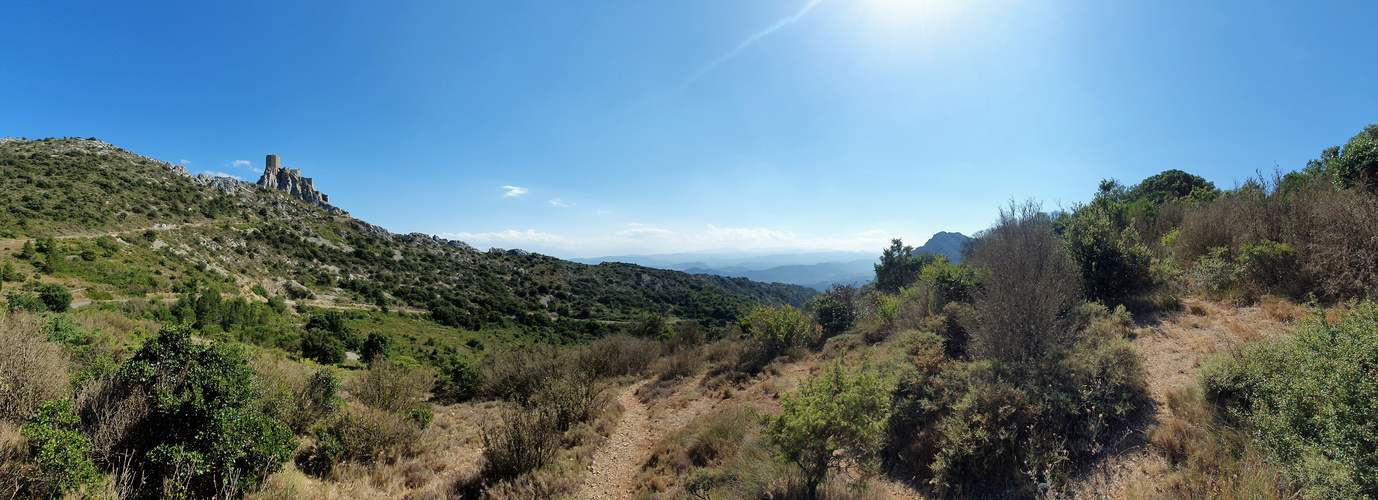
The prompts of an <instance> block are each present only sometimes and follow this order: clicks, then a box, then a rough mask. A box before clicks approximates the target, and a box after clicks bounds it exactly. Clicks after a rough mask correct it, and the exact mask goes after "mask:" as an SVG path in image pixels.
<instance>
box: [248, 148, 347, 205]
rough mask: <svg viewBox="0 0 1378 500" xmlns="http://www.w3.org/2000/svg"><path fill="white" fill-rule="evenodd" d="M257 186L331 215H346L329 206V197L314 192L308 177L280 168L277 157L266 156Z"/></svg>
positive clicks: (298, 172)
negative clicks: (315, 207) (286, 194)
mask: <svg viewBox="0 0 1378 500" xmlns="http://www.w3.org/2000/svg"><path fill="white" fill-rule="evenodd" d="M258 185H259V186H263V187H265V188H273V189H279V190H282V191H286V192H287V193H288V194H290V195H292V196H296V197H297V198H301V199H302V200H303V201H305V202H307V203H310V204H312V205H315V206H318V207H321V208H323V209H325V210H326V211H328V212H331V213H339V214H347V212H345V211H344V210H340V209H339V208H336V207H334V206H331V205H330V196H329V195H326V194H325V193H322V192H320V191H316V183H315V181H313V180H312V179H311V178H310V177H302V176H301V171H300V170H297V169H294V168H282V160H281V159H279V158H278V155H268V158H267V159H266V160H265V161H264V165H263V177H260V178H259V179H258Z"/></svg>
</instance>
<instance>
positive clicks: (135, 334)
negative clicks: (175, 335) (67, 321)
mask: <svg viewBox="0 0 1378 500" xmlns="http://www.w3.org/2000/svg"><path fill="white" fill-rule="evenodd" d="M70 316H71V317H72V319H73V320H74V321H76V322H77V324H78V325H81V328H82V329H83V330H86V331H89V332H97V331H99V332H100V333H102V334H105V335H106V336H109V337H110V338H111V339H112V340H114V343H115V344H116V345H119V344H140V343H142V342H143V340H144V338H145V337H147V336H150V335H152V334H155V333H158V330H160V329H161V328H162V325H160V324H159V323H158V322H157V321H143V320H133V319H129V318H128V317H126V316H125V315H124V314H122V313H119V312H115V311H102V310H100V309H97V308H94V307H83V308H81V309H77V310H75V311H72V312H71V313H70Z"/></svg>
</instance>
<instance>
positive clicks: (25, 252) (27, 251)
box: [16, 240, 38, 260]
mask: <svg viewBox="0 0 1378 500" xmlns="http://www.w3.org/2000/svg"><path fill="white" fill-rule="evenodd" d="M37 253H38V251H37V250H34V246H33V241H32V240H30V241H25V242H24V248H22V249H20V250H19V255H16V257H19V258H21V259H24V260H30V259H33V258H34V255H35V254H37Z"/></svg>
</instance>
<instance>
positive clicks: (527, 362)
mask: <svg viewBox="0 0 1378 500" xmlns="http://www.w3.org/2000/svg"><path fill="white" fill-rule="evenodd" d="M563 371H564V367H563V366H562V365H561V361H560V359H559V358H558V357H556V356H555V355H554V354H553V353H551V352H548V351H539V352H528V351H521V350H516V349H493V350H492V352H490V353H489V354H488V355H487V356H485V357H484V358H483V362H482V363H481V364H480V365H479V372H480V373H482V374H483V390H482V391H480V392H481V394H483V395H484V396H487V397H490V398H503V399H509V400H513V401H526V400H527V399H529V398H530V397H531V396H532V395H533V394H536V391H537V390H540V388H541V387H542V386H543V385H545V380H546V379H548V378H551V377H557V376H560V374H561V373H562V372H563Z"/></svg>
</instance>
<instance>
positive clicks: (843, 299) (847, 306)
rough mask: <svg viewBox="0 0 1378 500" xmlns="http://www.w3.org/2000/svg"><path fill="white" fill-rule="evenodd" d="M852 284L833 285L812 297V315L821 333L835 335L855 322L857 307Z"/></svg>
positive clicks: (849, 327)
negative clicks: (821, 330) (821, 329)
mask: <svg viewBox="0 0 1378 500" xmlns="http://www.w3.org/2000/svg"><path fill="white" fill-rule="evenodd" d="M854 295H855V289H854V288H853V287H852V285H833V286H832V287H831V288H828V291H826V292H823V293H820V294H818V296H817V297H814V299H813V304H812V305H813V316H814V319H815V320H816V321H817V322H818V326H820V327H822V328H823V333H824V334H825V335H828V336H832V335H837V334H839V333H842V332H845V331H847V330H848V329H851V328H852V325H853V324H855V323H856V317H857V307H856V303H855V302H854V300H853V296H854Z"/></svg>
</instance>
